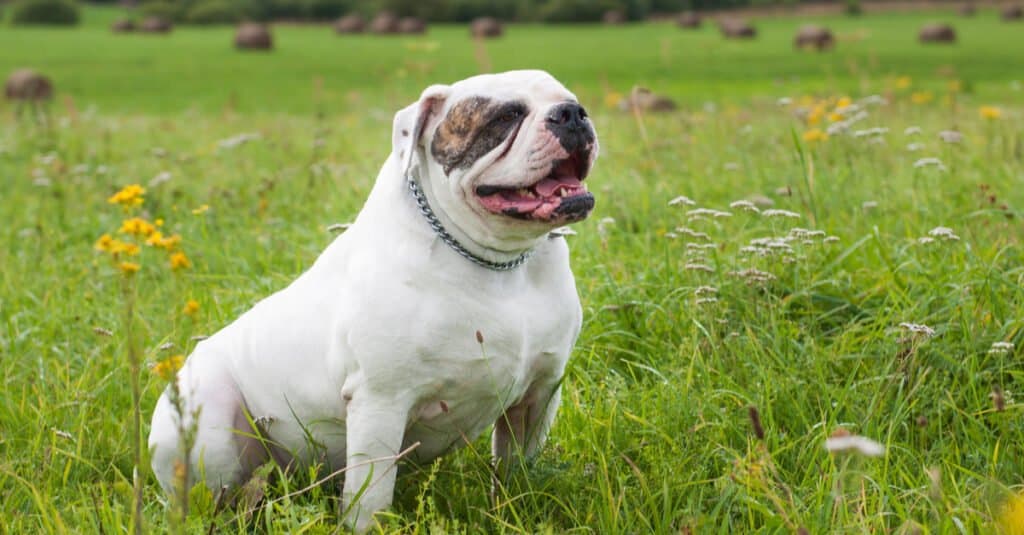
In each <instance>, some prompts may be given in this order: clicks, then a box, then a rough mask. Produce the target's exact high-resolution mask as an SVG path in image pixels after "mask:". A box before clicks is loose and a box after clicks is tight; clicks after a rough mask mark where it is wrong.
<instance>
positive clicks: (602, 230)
mask: <svg viewBox="0 0 1024 535" xmlns="http://www.w3.org/2000/svg"><path fill="white" fill-rule="evenodd" d="M614 224H615V218H614V217H602V218H601V220H600V221H598V222H597V233H598V234H600V235H601V236H602V237H604V236H605V235H607V234H608V227H610V226H612V225H614Z"/></svg>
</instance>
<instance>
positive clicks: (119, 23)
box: [110, 19, 135, 33]
mask: <svg viewBox="0 0 1024 535" xmlns="http://www.w3.org/2000/svg"><path fill="white" fill-rule="evenodd" d="M110 31H112V32H114V33H126V32H134V31H135V21H134V20H132V19H117V20H115V21H114V23H113V24H111V25H110Z"/></svg>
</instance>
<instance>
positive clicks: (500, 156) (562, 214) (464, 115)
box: [392, 71, 598, 250]
mask: <svg viewBox="0 0 1024 535" xmlns="http://www.w3.org/2000/svg"><path fill="white" fill-rule="evenodd" d="M392 139H393V151H394V153H393V154H394V156H397V157H398V159H399V161H400V162H401V168H402V171H403V174H408V173H409V172H415V174H416V176H417V177H419V180H420V181H421V182H422V184H423V188H424V189H427V190H429V193H430V197H431V201H432V203H433V204H435V205H436V206H434V208H435V210H438V209H439V210H441V211H443V212H444V214H445V215H447V216H448V218H449V219H451V221H452V222H454V224H455V225H457V226H458V227H459V229H460V230H461V231H462V232H463V233H465V234H467V235H468V236H469V237H470V238H472V239H473V240H474V241H477V242H478V243H480V244H481V245H485V246H487V247H490V248H494V249H497V250H514V249H517V248H522V247H523V246H524V245H526V244H527V243H528V242H529V241H531V240H535V239H537V237H539V236H542V235H544V234H545V233H546V232H547V231H549V230H551V228H553V227H556V226H560V225H564V224H566V223H572V222H576V221H580V220H582V219H584V218H585V217H587V215H588V214H589V213H590V210H591V209H592V208H593V207H594V196H593V195H592V194H591V193H590V192H589V191H587V188H586V186H585V185H584V182H583V181H584V179H585V178H586V177H587V174H588V173H589V172H590V169H591V166H592V165H593V163H594V160H595V159H596V158H597V153H598V143H597V136H596V134H595V132H594V127H593V125H592V124H591V122H590V119H589V118H588V117H587V112H586V110H584V109H583V107H582V106H580V104H579V102H577V100H576V97H575V96H574V95H573V94H572V93H570V92H569V90H567V89H566V88H565V87H564V86H562V84H560V83H559V82H558V81H557V80H555V79H554V78H553V77H552V76H551V75H549V74H548V73H546V72H543V71H512V72H506V73H501V74H488V75H481V76H474V77H472V78H468V79H466V80H463V81H461V82H458V83H455V84H453V85H450V86H444V85H435V86H431V87H428V88H427V89H426V90H425V91H424V92H423V94H422V96H421V97H420V100H419V101H418V102H416V103H415V104H413V105H411V106H409V107H407V108H405V109H403V110H402V111H400V112H398V114H397V115H396V116H395V127H394V132H393V136H392Z"/></svg>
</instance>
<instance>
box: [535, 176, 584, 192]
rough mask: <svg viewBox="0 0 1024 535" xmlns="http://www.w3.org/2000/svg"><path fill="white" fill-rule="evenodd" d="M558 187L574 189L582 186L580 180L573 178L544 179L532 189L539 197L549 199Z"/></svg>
mask: <svg viewBox="0 0 1024 535" xmlns="http://www.w3.org/2000/svg"><path fill="white" fill-rule="evenodd" d="M559 186H566V187H568V188H569V189H576V188H579V187H582V186H583V184H582V183H581V182H580V179H578V178H576V177H574V176H564V177H559V178H545V179H544V180H541V181H540V182H538V183H537V185H536V186H534V187H533V190H534V191H536V192H537V193H538V194H539V195H540V196H541V197H550V196H551V195H552V194H554V193H555V191H557V190H558V188H559Z"/></svg>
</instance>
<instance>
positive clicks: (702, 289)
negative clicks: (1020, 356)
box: [693, 286, 1012, 345]
mask: <svg viewBox="0 0 1024 535" xmlns="http://www.w3.org/2000/svg"><path fill="white" fill-rule="evenodd" d="M693 293H694V295H696V296H698V297H702V296H709V295H715V294H717V293H718V288H715V287H714V286H698V287H697V288H696V289H695V290H693ZM1011 345H1012V344H1011Z"/></svg>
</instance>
